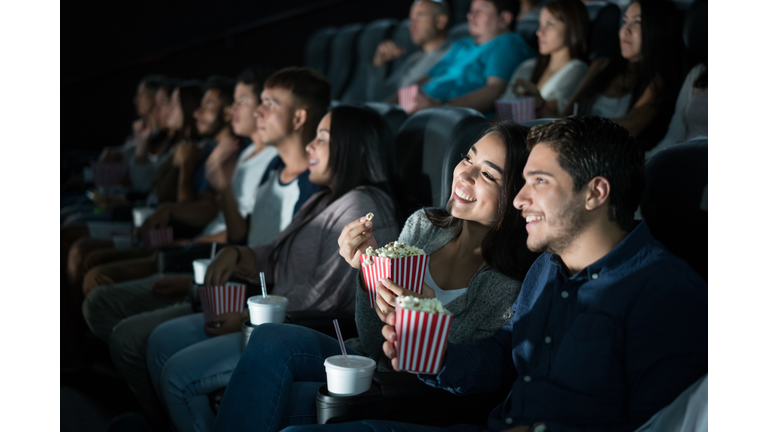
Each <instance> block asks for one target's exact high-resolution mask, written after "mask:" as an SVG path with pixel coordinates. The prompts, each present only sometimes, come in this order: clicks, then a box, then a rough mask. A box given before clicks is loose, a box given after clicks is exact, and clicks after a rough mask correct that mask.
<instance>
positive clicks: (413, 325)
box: [395, 305, 453, 374]
mask: <svg viewBox="0 0 768 432" xmlns="http://www.w3.org/2000/svg"><path fill="white" fill-rule="evenodd" d="M451 322H453V316H452V315H447V314H438V313H430V312H422V311H415V310H410V309H403V308H401V307H400V305H397V306H395V332H396V333H397V341H396V342H395V352H396V353H397V367H398V368H399V369H400V370H404V371H409V372H418V373H424V374H436V373H438V372H439V371H440V367H441V366H442V362H443V355H444V351H443V350H444V349H445V347H446V345H447V344H448V331H449V330H450V329H451Z"/></svg>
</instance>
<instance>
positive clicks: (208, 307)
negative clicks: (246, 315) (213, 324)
mask: <svg viewBox="0 0 768 432" xmlns="http://www.w3.org/2000/svg"><path fill="white" fill-rule="evenodd" d="M245 288H246V286H245V285H243V284H237V283H234V282H227V284H226V285H217V286H209V287H200V288H199V290H198V293H199V295H200V303H201V304H202V306H203V315H204V316H205V321H207V322H210V321H211V320H212V319H213V317H215V316H219V315H223V314H225V313H231V312H238V313H242V312H243V309H244V308H245Z"/></svg>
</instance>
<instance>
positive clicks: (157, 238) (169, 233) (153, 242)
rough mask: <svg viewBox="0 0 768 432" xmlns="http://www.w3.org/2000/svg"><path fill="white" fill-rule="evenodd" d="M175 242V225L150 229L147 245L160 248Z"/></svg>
mask: <svg viewBox="0 0 768 432" xmlns="http://www.w3.org/2000/svg"><path fill="white" fill-rule="evenodd" d="M171 243H173V227H165V228H157V229H153V230H149V238H147V246H149V247H150V248H158V247H160V246H165V245H167V244H171Z"/></svg>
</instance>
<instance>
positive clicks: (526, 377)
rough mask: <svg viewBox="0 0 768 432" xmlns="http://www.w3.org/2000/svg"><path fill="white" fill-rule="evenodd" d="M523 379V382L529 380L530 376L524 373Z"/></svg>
mask: <svg viewBox="0 0 768 432" xmlns="http://www.w3.org/2000/svg"><path fill="white" fill-rule="evenodd" d="M523 381H525V382H531V377H529V376H528V375H526V376H524V377H523Z"/></svg>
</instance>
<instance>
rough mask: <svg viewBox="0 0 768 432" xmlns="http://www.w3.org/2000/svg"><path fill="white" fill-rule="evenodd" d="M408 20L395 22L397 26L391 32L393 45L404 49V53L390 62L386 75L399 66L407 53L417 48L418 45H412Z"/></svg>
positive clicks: (409, 53)
mask: <svg viewBox="0 0 768 432" xmlns="http://www.w3.org/2000/svg"><path fill="white" fill-rule="evenodd" d="M410 21H411V20H409V19H404V20H402V21H400V23H398V24H397V27H395V31H394V33H393V34H392V42H394V43H395V45H397V46H399V47H400V48H403V49H405V54H403V55H401V56H400V57H398V58H396V59H394V60H392V61H391V62H390V64H389V66H388V70H387V73H386V76H387V77H388V76H389V75H390V74H391V73H392V71H394V70H396V69H397V68H399V67H400V66H401V65H402V64H403V63H404V62H405V59H407V58H408V56H409V55H411V54H413V53H415V52H416V51H418V50H419V47H417V46H416V45H414V44H413V42H412V41H411V31H410V30H408V23H409V22H410Z"/></svg>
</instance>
